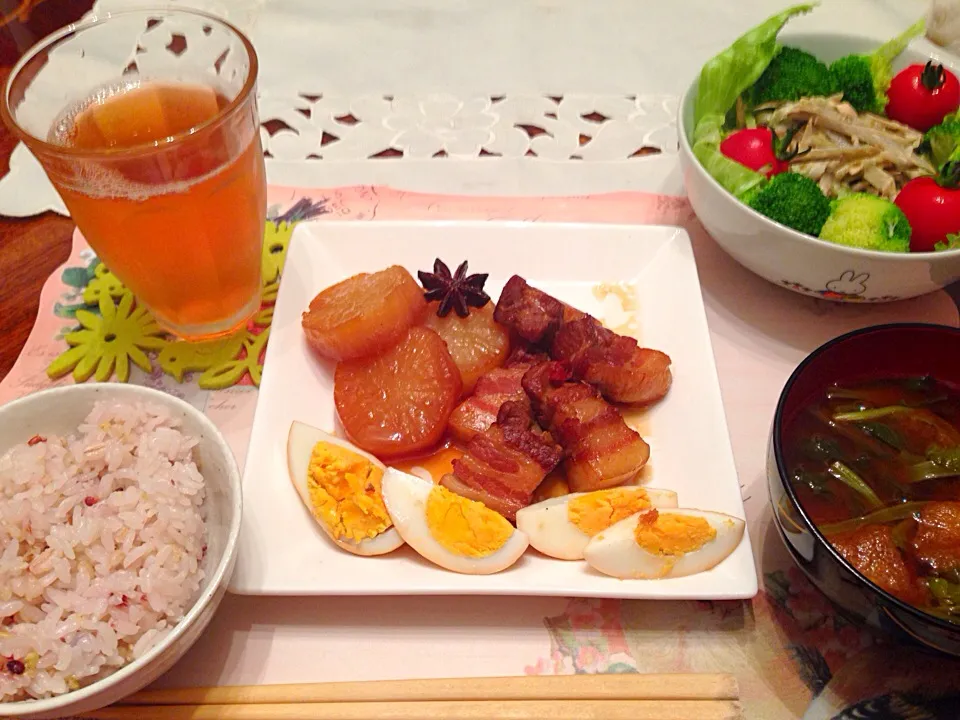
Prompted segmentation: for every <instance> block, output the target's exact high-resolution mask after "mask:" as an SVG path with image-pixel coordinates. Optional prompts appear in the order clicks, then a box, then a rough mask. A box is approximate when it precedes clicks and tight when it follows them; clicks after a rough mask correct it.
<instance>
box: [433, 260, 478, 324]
mask: <svg viewBox="0 0 960 720" xmlns="http://www.w3.org/2000/svg"><path fill="white" fill-rule="evenodd" d="M417 276H418V277H419V278H420V282H421V284H422V285H423V287H424V289H425V290H426V292H425V293H424V297H426V299H427V300H430V301H432V300H439V301H440V307H438V308H437V315H439V316H440V317H446V316H447V315H449V314H450V311H451V310H455V311H456V313H457V315H459V316H460V317H462V318H465V317H467V315H469V314H470V308H471V307H476V308H481V307H483V306H484V305H486V304H487V303H488V302H490V296H489V295H487V294H486V293H485V292H484V291H483V284H484V283H485V282H486V281H487V273H476V274H474V275H467V261H466V260H464V261H463V262H462V263H460V267H458V268H457V272H456V273H454V274H453V275H451V274H450V268H448V267H447V266H446V263H444V262H443V261H442V260H441V259H440V258H437V259H436V260H434V261H433V272H432V273H429V272H425V271H423V270H419V271H417Z"/></svg>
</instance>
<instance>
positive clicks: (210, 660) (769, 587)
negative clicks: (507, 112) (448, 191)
mask: <svg viewBox="0 0 960 720" xmlns="http://www.w3.org/2000/svg"><path fill="white" fill-rule="evenodd" d="M304 198H306V199H307V200H309V201H310V202H311V203H313V205H314V207H322V211H321V214H319V215H318V216H316V217H315V218H313V219H312V220H310V221H311V222H313V221H315V222H323V221H325V220H327V219H331V218H333V219H338V220H343V219H354V220H387V219H389V220H395V219H418V220H429V219H438V220H439V219H480V220H483V219H489V220H493V219H497V220H502V219H512V220H529V221H561V222H562V221H575V222H616V223H638V224H665V225H681V226H683V227H685V228H686V229H687V231H688V232H689V233H690V235H691V237H692V238H693V241H694V249H695V253H696V257H697V264H698V269H699V272H700V276H701V284H702V287H703V291H704V301H705V304H706V308H707V317H708V321H709V324H710V329H711V336H712V340H713V345H714V354H715V357H716V360H717V367H718V372H719V375H720V380H721V387H722V390H723V397H724V403H725V408H726V412H727V417H728V422H729V426H730V433H731V440H732V442H733V447H734V454H735V456H736V460H737V467H738V471H739V474H740V478H741V484H742V486H743V492H744V500H745V505H746V510H747V520H748V524H749V528H750V533H751V539H752V541H753V544H754V547H755V549H756V554H757V561H758V567H760V568H761V575H762V577H761V581H762V587H763V588H764V590H762V591H761V594H760V595H759V596H758V597H757V598H756V599H755V600H753V601H751V602H744V603H741V602H724V603H700V602H689V603H687V602H682V603H667V602H620V601H613V600H571V601H569V602H566V603H563V604H562V606H559V607H558V604H557V602H556V601H549V600H547V599H543V600H542V601H541V600H540V599H536V598H533V599H525V600H522V601H519V602H516V601H511V602H508V601H507V599H470V598H464V599H461V600H460V601H459V602H458V604H457V607H456V610H455V611H453V610H451V612H454V613H455V615H456V617H460V618H470V622H472V623H473V625H471V626H470V627H461V628H460V631H459V632H457V633H451V634H449V636H447V635H446V634H444V633H442V631H443V629H444V627H446V628H448V629H449V628H450V627H452V625H450V623H449V622H448V621H442V622H436V623H435V622H434V621H433V618H437V619H438V620H439V616H438V615H437V612H442V611H443V607H444V605H443V604H442V603H441V602H440V601H438V602H433V601H432V600H430V599H426V600H422V601H418V602H417V603H407V602H406V601H404V600H402V599H400V600H395V601H391V603H392V604H391V605H390V607H389V612H390V615H388V616H387V615H383V614H382V613H383V612H384V611H386V607H385V605H384V604H383V603H384V601H383V600H378V599H364V600H358V599H347V598H345V599H344V601H348V602H345V603H339V602H338V601H337V600H336V599H334V600H332V601H330V602H329V603H327V604H326V605H325V606H324V607H325V612H326V614H327V616H328V617H329V616H330V615H331V614H332V615H334V616H337V614H339V616H342V617H343V618H352V622H353V624H352V625H351V627H350V630H351V636H350V639H349V644H350V646H351V647H352V648H362V647H364V642H363V641H364V640H367V641H368V642H369V643H370V646H369V647H370V648H371V649H370V650H367V651H361V650H356V652H351V653H349V654H348V655H347V656H343V655H338V654H337V648H339V647H340V645H338V644H337V643H338V642H339V641H338V639H337V636H336V633H332V634H331V633H329V632H324V633H318V632H313V633H309V632H305V633H303V635H304V636H305V639H303V641H299V640H289V641H288V640H284V641H283V642H288V644H287V645H284V647H285V648H286V649H285V651H284V652H283V653H270V652H269V647H264V648H262V649H263V651H264V652H263V653H262V656H250V655H249V654H246V653H245V655H244V659H243V660H242V661H236V660H235V661H234V662H232V663H230V665H231V667H230V668H227V667H225V666H224V662H223V660H222V657H223V654H224V652H225V650H224V648H225V647H230V646H231V644H232V643H235V642H237V639H238V638H241V640H240V641H241V642H250V643H255V644H256V642H257V641H256V637H257V636H256V635H255V632H256V628H271V627H272V628H280V629H282V628H284V627H286V628H290V626H291V624H298V623H302V624H304V626H305V627H309V626H310V623H311V618H313V617H314V608H315V607H316V605H315V604H314V601H313V600H311V599H307V598H282V599H280V598H278V599H274V598H234V597H228V598H227V599H226V601H225V603H224V608H223V609H222V610H221V612H220V613H219V614H218V617H217V619H216V620H215V621H214V624H213V625H212V626H211V629H210V630H209V631H208V632H207V634H206V635H205V636H204V637H203V638H202V639H201V640H200V641H199V642H198V644H197V645H196V646H195V647H194V649H193V650H192V651H191V653H190V654H189V655H188V656H187V658H186V659H185V660H184V661H182V662H181V663H180V664H179V665H178V666H177V667H176V668H174V670H173V671H171V673H170V674H169V675H168V676H167V677H166V678H164V680H163V681H161V684H163V685H168V686H170V685H194V684H229V683H233V684H235V683H244V682H283V681H288V682H290V681H293V682H295V681H308V680H318V679H327V680H339V679H344V680H347V679H354V680H356V679H368V678H370V677H371V674H372V675H373V676H375V677H381V676H382V677H440V676H445V675H448V674H451V673H453V674H475V675H490V674H513V673H515V672H527V673H531V674H539V673H574V672H577V673H583V672H669V671H683V672H710V671H725V672H732V673H734V674H735V675H736V676H737V678H738V679H739V681H740V685H741V697H742V700H743V704H744V708H745V713H746V716H747V717H750V718H763V719H764V720H780V719H781V718H782V719H783V720H786V719H787V718H796V717H800V716H801V715H803V717H804V718H805V719H806V720H825V719H826V718H834V717H837V718H854V717H857V718H861V717H862V718H873V717H876V718H921V717H922V718H928V717H929V718H939V717H944V718H946V717H951V718H954V717H956V714H953V715H946V714H942V713H943V712H946V711H945V710H943V708H946V707H957V705H955V704H954V703H958V704H960V698H957V697H947V696H946V694H947V693H948V691H949V690H950V689H953V690H955V689H956V682H955V678H956V677H958V676H960V663H951V662H944V661H941V660H934V661H930V660H925V659H923V656H915V654H914V653H910V652H907V651H904V650H900V649H894V650H889V649H887V648H884V647H882V646H878V645H876V644H875V642H874V640H873V639H872V638H871V637H869V636H868V635H866V634H865V633H864V632H862V631H860V630H859V629H857V628H856V627H853V626H851V625H850V624H848V623H847V622H846V621H844V620H843V619H842V618H840V617H838V616H837V615H836V614H835V613H834V611H833V609H832V608H831V607H830V606H829V604H828V603H827V602H826V601H825V600H824V599H823V598H822V596H821V595H820V594H819V593H818V592H817V591H816V590H814V589H813V588H812V587H811V586H810V585H809V583H807V582H806V581H805V580H804V578H803V577H802V576H801V574H800V573H799V571H797V570H796V568H795V567H794V566H793V564H792V561H791V560H790V559H789V557H788V556H787V555H786V554H785V551H784V549H783V548H782V546H781V543H780V540H779V538H777V537H775V533H774V531H773V530H772V528H771V517H770V513H769V508H768V504H767V497H766V489H765V479H764V457H765V445H766V440H767V433H768V432H769V423H770V420H771V417H772V413H773V407H774V405H775V403H776V400H777V397H778V395H779V392H780V388H781V387H782V385H783V383H784V382H785V380H786V378H787V376H788V375H789V373H790V372H791V371H792V370H793V368H794V367H795V366H796V364H797V363H798V362H799V361H800V360H802V359H803V357H804V356H805V355H806V354H807V353H809V352H810V351H811V350H813V349H814V348H815V347H817V346H818V345H819V344H821V343H822V342H825V341H826V340H828V339H830V338H832V337H835V336H836V335H839V334H841V333H843V332H846V331H848V330H852V329H854V328H857V327H863V326H866V325H872V324H879V323H885V322H898V321H925V322H938V323H943V324H948V325H957V324H958V313H957V306H956V304H955V303H954V302H953V300H952V299H951V298H950V297H949V295H948V294H947V293H935V294H932V295H928V296H926V297H923V298H918V299H915V300H910V301H905V302H901V303H895V304H888V305H880V306H877V305H873V306H859V305H838V304H835V303H830V302H827V301H824V300H818V299H814V298H809V297H802V296H799V295H796V294H794V293H791V292H789V291H787V290H784V289H782V288H778V287H775V286H773V285H771V284H769V283H767V282H765V281H763V280H761V279H759V278H757V277H755V276H753V275H752V274H750V273H749V272H747V271H745V270H743V269H742V268H741V267H740V266H739V265H737V264H736V263H735V262H733V261H732V260H730V259H729V258H728V257H727V256H726V255H725V254H724V253H723V252H722V251H721V250H720V249H719V248H718V247H717V246H716V245H715V244H714V243H713V242H712V241H711V240H710V239H709V238H708V237H707V236H706V234H705V233H704V232H703V229H702V228H701V227H700V225H699V223H697V221H696V219H695V217H694V215H693V213H692V211H691V209H690V206H689V204H688V203H687V201H686V200H685V199H684V198H678V197H670V196H662V195H651V194H644V193H615V194H608V195H599V196H589V197H569V198H472V197H452V196H441V195H424V194H418V193H406V192H399V191H396V190H391V189H387V188H376V187H351V188H338V189H329V190H326V189H316V190H305V189H294V188H283V187H273V188H271V189H270V194H269V202H270V205H271V216H272V217H278V216H281V215H283V213H284V212H285V211H287V210H289V209H290V208H291V207H293V206H295V205H296V204H297V203H298V201H299V202H301V203H302V202H303V199H304ZM92 260H93V256H92V253H91V251H90V250H89V248H88V246H87V245H86V243H85V241H84V240H83V238H82V236H80V235H79V234H77V235H75V237H74V247H73V252H72V253H71V256H70V258H69V260H68V261H67V262H66V263H65V265H64V266H63V267H62V268H61V269H60V270H58V271H57V272H56V273H55V274H54V275H53V276H51V278H50V279H49V281H48V282H47V283H46V285H45V287H44V290H43V294H42V296H41V300H40V313H39V317H38V320H37V323H36V326H35V327H34V329H33V331H32V333H31V335H30V337H29V339H28V341H27V344H26V346H25V348H24V350H23V353H22V354H21V356H20V358H19V359H18V361H17V363H16V365H15V366H14V367H13V369H12V370H11V372H10V373H9V375H8V376H7V377H6V378H5V379H4V380H3V382H2V383H0V403H3V402H7V401H9V400H11V399H13V398H16V397H19V396H21V395H24V394H27V393H29V392H33V391H35V390H38V389H41V388H45V387H50V386H52V385H56V384H64V383H70V382H73V379H72V378H71V376H70V375H67V376H66V377H64V378H61V379H59V380H57V381H51V380H50V379H49V378H48V377H47V375H46V373H45V368H46V367H47V366H48V365H49V363H50V362H51V361H52V360H53V359H54V358H56V357H57V356H58V355H59V354H60V353H62V352H63V351H64V350H65V349H66V344H65V343H64V341H63V339H62V334H63V332H64V331H65V330H67V329H69V328H71V327H72V326H74V325H75V321H74V320H72V319H70V318H65V317H62V316H61V315H62V313H61V315H58V314H56V309H57V307H58V305H59V306H60V307H61V308H62V307H63V306H65V305H69V304H71V303H74V304H75V303H77V302H78V289H77V287H76V285H75V284H71V283H69V282H66V281H65V280H69V279H70V275H69V270H70V269H71V268H85V267H89V265H90V263H91V261H92ZM65 271H66V272H65ZM663 302H664V303H665V304H669V302H670V299H669V298H664V299H663ZM196 375H197V374H196V373H194V374H193V375H189V374H188V375H187V376H186V377H185V378H184V381H183V382H177V381H176V380H175V379H174V378H173V377H171V376H170V375H167V374H164V373H162V372H160V371H159V369H155V370H154V371H153V372H150V373H147V372H143V371H141V370H138V369H134V370H133V372H132V373H131V378H130V381H131V382H136V383H140V384H145V385H151V386H154V387H158V388H161V389H164V390H166V391H167V392H171V393H173V394H175V395H178V396H180V397H182V398H185V399H187V400H188V401H189V402H191V403H192V404H194V405H195V406H197V407H199V408H201V409H203V410H204V411H205V412H206V413H207V415H208V416H209V417H210V418H211V419H212V420H213V421H214V422H215V423H216V424H217V425H218V427H220V429H221V430H222V431H223V432H224V434H225V435H226V437H227V439H228V441H229V442H230V443H231V446H232V447H233V450H234V452H235V453H236V455H237V457H238V458H239V459H240V460H241V462H242V460H243V458H244V456H245V453H246V446H247V440H248V437H249V432H250V424H251V420H252V417H253V412H254V409H255V405H256V396H257V389H256V387H255V386H254V385H252V384H250V383H249V382H241V383H240V384H237V385H234V386H232V387H229V388H227V389H224V390H204V389H202V388H200V387H199V386H198V384H197V382H196V380H197V377H196ZM360 606H363V607H367V610H366V611H364V612H360V609H359V608H360ZM358 612H360V615H357V614H356V613H358ZM431 613H432V614H431ZM511 613H516V614H517V615H524V616H529V615H532V616H534V617H539V618H541V619H542V621H541V622H538V623H535V624H534V625H533V626H529V627H527V626H524V627H523V628H522V629H520V630H518V632H517V633H509V634H504V633H498V634H497V637H498V638H500V640H498V642H497V645H496V648H490V649H489V651H482V650H481V651H476V650H474V648H476V647H483V640H484V639H485V638H488V637H489V628H490V627H493V626H496V625H497V620H496V618H502V617H510V614H511ZM378 616H379V617H381V618H383V617H394V618H396V619H397V622H402V623H403V624H404V625H408V626H409V625H412V626H413V627H417V628H421V629H422V630H423V632H424V633H425V634H427V635H429V636H430V637H434V638H436V639H437V640H438V641H439V640H441V639H442V643H439V642H438V643H435V644H432V646H433V647H435V648H440V647H441V646H442V647H443V650H442V651H441V650H437V652H434V653H417V652H412V651H411V643H412V642H416V641H413V640H411V639H410V638H409V637H406V639H404V638H405V636H404V635H403V633H400V635H398V636H396V637H392V636H391V634H390V633H385V631H384V628H383V627H382V626H381V625H379V624H378V623H377V622H374V621H371V620H370V618H376V617H378ZM361 617H362V618H365V620H364V621H361V620H360V619H359V618H361ZM477 618H489V620H484V621H482V622H479V621H477V620H476V619H477ZM327 622H330V620H329V619H328V620H327ZM345 622H350V620H345ZM384 622H386V621H384ZM491 623H492V625H491ZM435 625H436V626H435ZM326 627H329V625H327V626H326ZM514 636H516V637H514ZM531 637H533V638H541V637H542V643H541V642H540V641H536V642H533V644H531V641H530V640H529V638H531ZM242 638H245V640H243V639H242ZM341 640H342V638H341ZM478 642H479V643H480V645H479V646H478V645H477V643H478ZM257 647H260V645H257ZM536 647H541V648H542V649H541V650H535V649H532V648H536ZM374 648H376V649H375V650H374ZM278 655H279V657H278ZM262 658H265V659H262ZM371 663H373V664H372V665H371ZM374 665H375V666H376V667H377V668H379V669H376V670H374V669H373V667H374ZM825 688H826V690H824V689H825ZM821 691H823V692H821ZM812 699H813V702H812V703H811V700H812ZM854 706H857V707H856V709H854ZM841 708H848V712H846V714H844V713H842V712H841ZM855 713H859V714H855ZM911 713H912V714H911ZM924 713H925V714H924Z"/></svg>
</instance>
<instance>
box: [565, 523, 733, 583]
mask: <svg viewBox="0 0 960 720" xmlns="http://www.w3.org/2000/svg"><path fill="white" fill-rule="evenodd" d="M745 526H746V523H745V522H744V521H743V520H741V519H740V518H735V517H731V516H730V515H724V514H723V513H717V512H705V511H703V510H685V509H662V510H661V509H657V508H650V509H648V510H644V511H641V512H639V513H637V514H636V515H631V516H630V517H628V518H625V519H624V520H621V521H620V522H618V523H616V524H614V525H611V526H610V527H609V528H607V529H606V530H603V531H602V532H600V533H599V534H598V535H596V536H595V537H594V538H593V539H592V540H591V541H590V542H589V543H587V547H586V548H584V551H583V557H584V559H585V560H586V561H587V564H588V565H590V566H591V567H592V568H594V569H595V570H598V571H600V572H602V573H604V574H605V575H612V576H613V577H617V578H668V577H669V578H675V577H682V576H684V575H693V574H694V573H699V572H703V571H704V570H709V569H710V568H712V567H714V566H715V565H717V564H718V563H720V562H721V561H722V560H724V559H725V558H726V557H727V556H728V555H730V553H732V552H733V551H734V549H735V548H736V547H737V545H739V544H740V539H741V538H742V537H743V530H744V527H745Z"/></svg>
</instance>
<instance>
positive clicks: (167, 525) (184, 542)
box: [0, 401, 206, 702]
mask: <svg viewBox="0 0 960 720" xmlns="http://www.w3.org/2000/svg"><path fill="white" fill-rule="evenodd" d="M196 444H197V439H196V438H193V437H190V436H189V435H187V434H185V433H184V432H183V431H182V430H181V429H180V421H179V419H178V418H176V417H174V416H173V415H172V414H171V412H170V411H169V410H168V409H167V408H165V407H163V406H161V405H154V404H145V403H132V404H131V403H122V402H117V401H101V402H99V403H97V404H96V405H95V406H94V408H93V411H92V412H91V413H90V414H89V415H88V416H87V418H86V419H85V421H84V422H83V423H82V424H81V425H80V427H79V428H78V429H77V432H76V433H74V434H72V435H70V436H69V437H55V436H47V437H40V436H36V437H34V438H32V439H31V440H30V441H29V442H26V443H22V444H20V445H17V446H15V447H13V448H12V449H10V450H9V451H7V452H6V453H5V454H3V456H2V457H0V702H9V701H16V700H24V699H29V698H43V697H50V696H53V695H58V694H62V693H65V692H68V691H70V690H74V689H77V688H79V687H82V686H85V685H89V684H90V683H92V682H94V681H96V680H98V679H100V678H103V677H105V676H107V675H109V674H110V673H112V672H114V671H116V670H117V669H118V668H120V667H122V666H123V665H125V664H127V663H128V662H130V661H132V660H134V659H136V658H138V657H141V656H142V655H143V654H144V653H146V652H147V651H148V650H149V649H150V648H152V647H154V646H155V645H156V644H157V643H159V642H161V641H162V640H163V638H164V637H166V635H167V634H169V633H170V632H171V630H172V629H173V628H174V626H175V625H176V624H177V622H178V621H179V620H180V619H181V618H182V617H183V615H184V614H185V613H186V611H187V610H189V608H190V606H191V604H192V602H193V601H194V599H195V598H196V596H197V594H198V590H199V587H200V582H201V581H202V579H203V570H202V569H201V564H202V561H203V558H204V555H205V553H206V545H205V537H206V533H205V527H204V510H203V501H204V481H203V477H202V476H201V474H200V472H199V470H198V468H197V466H196V463H195V462H194V456H193V455H194V447H195V446H196Z"/></svg>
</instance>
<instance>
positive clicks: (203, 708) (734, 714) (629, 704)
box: [81, 700, 743, 720]
mask: <svg viewBox="0 0 960 720" xmlns="http://www.w3.org/2000/svg"><path fill="white" fill-rule="evenodd" d="M81 717H84V718H99V719H100V720H740V719H741V718H742V717H743V716H742V713H741V709H740V703H739V702H737V701H733V700H482V701H475V700H471V701H434V702H420V701H409V702H324V703H287V704H253V705H150V706H148V705H114V706H112V707H109V708H105V709H104V710H100V711H97V712H93V713H88V714H87V715H83V716H81Z"/></svg>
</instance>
